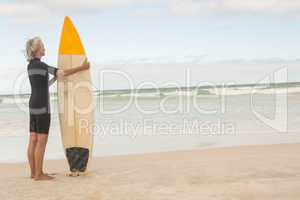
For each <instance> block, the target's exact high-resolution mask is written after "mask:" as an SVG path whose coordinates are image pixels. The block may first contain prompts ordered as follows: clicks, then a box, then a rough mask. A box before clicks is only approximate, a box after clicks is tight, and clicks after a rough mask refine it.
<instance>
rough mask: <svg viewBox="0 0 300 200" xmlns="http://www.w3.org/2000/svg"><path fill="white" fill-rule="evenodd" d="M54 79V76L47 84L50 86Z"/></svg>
mask: <svg viewBox="0 0 300 200" xmlns="http://www.w3.org/2000/svg"><path fill="white" fill-rule="evenodd" d="M55 81H56V76H54V77H53V78H52V79H50V80H49V81H48V85H49V86H51V85H52V84H53V83H54V82H55Z"/></svg>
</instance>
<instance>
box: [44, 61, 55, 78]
mask: <svg viewBox="0 0 300 200" xmlns="http://www.w3.org/2000/svg"><path fill="white" fill-rule="evenodd" d="M44 64H45V66H46V68H47V70H48V73H50V74H52V75H53V76H56V72H57V70H58V69H57V68H56V67H52V66H49V65H47V64H46V63H44Z"/></svg>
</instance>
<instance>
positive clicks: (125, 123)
mask: <svg viewBox="0 0 300 200" xmlns="http://www.w3.org/2000/svg"><path fill="white" fill-rule="evenodd" d="M29 97H30V95H29V94H22V95H1V96H0V111H1V112H0V123H1V129H0V130H1V131H0V146H1V149H0V154H1V157H0V162H23V161H26V147H27V143H28V137H29V114H28V100H29ZM299 102H300V83H281V84H272V85H267V84H265V85H264V84H261V85H252V84H247V85H227V86H221V85H219V86H216V87H214V88H212V87H208V86H203V87H198V88H197V87H183V88H149V89H134V90H107V91H94V103H95V118H96V120H95V126H94V152H93V154H94V156H110V155H124V154H137V153H147V152H162V151H177V150H191V149H199V148H214V147H224V146H236V145H252V144H279V143H299V142H300V134H299V132H298V131H299V128H300V112H299V110H300V103H299ZM51 111H52V114H51V116H52V118H51V127H50V133H49V140H48V144H47V149H46V155H45V158H46V159H60V158H64V151H63V146H62V142H61V138H60V130H59V121H58V112H57V98H56V94H51Z"/></svg>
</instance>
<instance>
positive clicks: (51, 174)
mask: <svg viewBox="0 0 300 200" xmlns="http://www.w3.org/2000/svg"><path fill="white" fill-rule="evenodd" d="M42 174H43V175H48V176H55V175H57V174H56V173H44V172H43V173H42ZM34 177H35V176H34V175H33V174H31V175H30V178H34Z"/></svg>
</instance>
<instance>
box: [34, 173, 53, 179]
mask: <svg viewBox="0 0 300 200" xmlns="http://www.w3.org/2000/svg"><path fill="white" fill-rule="evenodd" d="M52 179H54V177H53V176H49V175H46V174H42V175H39V176H35V177H34V180H35V181H47V180H52Z"/></svg>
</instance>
